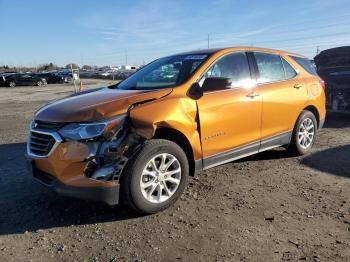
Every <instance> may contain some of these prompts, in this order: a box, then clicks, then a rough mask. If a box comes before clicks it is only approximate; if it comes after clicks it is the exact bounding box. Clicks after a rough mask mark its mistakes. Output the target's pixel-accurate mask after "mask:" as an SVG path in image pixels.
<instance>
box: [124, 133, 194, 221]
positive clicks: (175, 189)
mask: <svg viewBox="0 0 350 262" xmlns="http://www.w3.org/2000/svg"><path fill="white" fill-rule="evenodd" d="M163 157H164V158H165V160H162V159H163ZM172 157H173V158H172ZM152 159H154V162H153V163H154V165H152V164H151V163H152V162H151V161H152ZM173 159H175V160H174V161H173V162H172V164H171V165H169V167H168V168H167V170H166V171H167V172H161V171H159V170H161V169H162V166H161V163H164V164H169V163H170V162H171V161H170V160H173ZM162 161H164V162H162ZM154 167H157V168H156V169H155V168H154ZM165 167H166V165H165ZM158 168H159V169H158ZM149 170H150V171H149ZM155 170H158V171H159V172H158V171H155ZM178 170H180V173H178ZM174 172H176V173H174ZM151 173H152V176H151V175H150V174H151ZM171 173H174V174H171ZM167 174H168V175H167ZM169 174H170V175H169ZM188 174H189V165H188V159H187V157H186V154H185V152H184V151H183V150H182V149H181V147H179V146H178V145H177V144H175V143H173V142H171V141H168V140H164V139H154V140H149V141H147V142H146V143H145V145H144V146H143V148H142V149H141V150H140V152H138V154H137V155H135V156H134V157H133V158H132V159H131V160H130V163H128V165H127V167H126V172H125V173H124V177H123V178H122V198H123V200H124V202H125V203H126V204H127V205H128V206H130V207H131V208H132V209H134V210H135V211H136V212H138V213H140V214H153V213H157V212H159V211H162V210H164V209H166V208H168V207H169V206H171V205H173V204H174V203H175V202H176V201H177V200H178V199H179V198H180V196H181V195H182V193H183V191H184V189H185V187H186V183H187V177H188ZM145 179H146V180H145ZM175 180H176V181H177V183H174V182H173V181H175ZM148 184H150V186H146V185H148ZM155 185H156V187H154V186H155ZM142 186H144V187H143V188H142ZM159 189H160V190H159ZM152 190H153V191H152ZM152 192H153V193H152ZM159 192H160V193H159ZM159 195H160V197H159Z"/></svg>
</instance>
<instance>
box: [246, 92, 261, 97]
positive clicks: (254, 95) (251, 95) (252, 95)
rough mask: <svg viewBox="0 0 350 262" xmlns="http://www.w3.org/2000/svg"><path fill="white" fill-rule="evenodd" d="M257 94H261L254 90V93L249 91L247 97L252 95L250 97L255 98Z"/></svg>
mask: <svg viewBox="0 0 350 262" xmlns="http://www.w3.org/2000/svg"><path fill="white" fill-rule="evenodd" d="M256 96H260V94H258V93H255V92H252V93H249V94H248V95H246V97H250V98H254V97H256Z"/></svg>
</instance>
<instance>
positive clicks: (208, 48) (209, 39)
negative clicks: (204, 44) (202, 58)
mask: <svg viewBox="0 0 350 262" xmlns="http://www.w3.org/2000/svg"><path fill="white" fill-rule="evenodd" d="M209 37H210V35H209V34H208V49H209V46H210V44H209V42H210V38H209Z"/></svg>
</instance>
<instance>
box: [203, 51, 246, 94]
mask: <svg viewBox="0 0 350 262" xmlns="http://www.w3.org/2000/svg"><path fill="white" fill-rule="evenodd" d="M204 76H205V78H210V77H222V78H229V79H230V80H231V82H232V84H231V87H232V88H238V87H245V86H247V85H249V84H251V81H252V80H251V77H250V69H249V64H248V59H247V56H246V54H245V53H243V52H239V53H232V54H229V55H226V56H224V57H222V58H220V59H219V60H218V61H217V62H216V63H215V64H213V65H212V66H211V67H210V68H209V70H208V71H207V72H206V73H205V75H204Z"/></svg>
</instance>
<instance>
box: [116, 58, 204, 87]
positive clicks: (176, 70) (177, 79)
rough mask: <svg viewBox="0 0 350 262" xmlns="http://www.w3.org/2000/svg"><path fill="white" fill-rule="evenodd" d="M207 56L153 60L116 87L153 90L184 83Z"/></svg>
mask: <svg viewBox="0 0 350 262" xmlns="http://www.w3.org/2000/svg"><path fill="white" fill-rule="evenodd" d="M207 57H208V54H192V55H188V54H187V55H176V56H169V57H164V58H160V59H157V60H155V61H154V62H152V63H150V64H148V65H146V66H145V67H143V68H141V69H140V70H139V71H137V72H135V73H134V74H133V75H131V76H130V77H129V78H127V79H125V80H124V81H123V82H121V83H119V84H118V85H116V86H112V88H113V87H115V88H118V89H123V90H153V89H161V88H168V87H174V86H177V85H180V84H182V83H184V82H185V81H186V80H188V79H189V77H190V76H191V75H192V74H193V72H194V71H195V70H196V69H197V68H198V67H199V65H201V64H202V63H203V62H204V61H205V60H206V59H207Z"/></svg>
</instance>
